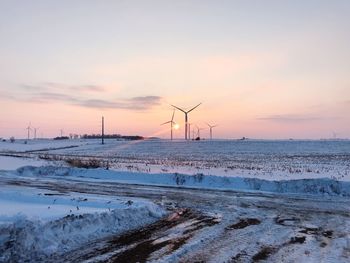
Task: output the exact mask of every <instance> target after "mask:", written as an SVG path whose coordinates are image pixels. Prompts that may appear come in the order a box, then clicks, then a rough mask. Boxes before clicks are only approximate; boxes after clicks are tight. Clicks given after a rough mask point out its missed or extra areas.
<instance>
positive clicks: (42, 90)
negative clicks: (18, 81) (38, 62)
mask: <svg viewBox="0 0 350 263" xmlns="http://www.w3.org/2000/svg"><path fill="white" fill-rule="evenodd" d="M19 89H20V92H18V93H17V94H14V93H11V92H7V93H4V94H2V97H3V98H6V99H8V100H16V101H23V102H34V103H64V104H69V105H75V106H80V107H86V108H95V109H126V110H148V109H150V108H152V107H154V106H157V105H160V104H161V101H162V97H160V96H138V97H131V98H115V99H105V98H106V97H110V96H111V94H109V93H107V92H105V89H104V87H102V86H96V85H76V86H70V85H65V84H59V83H53V82H46V83H44V84H42V85H31V84H22V85H20V86H19ZM88 92H99V93H100V94H87V93H88ZM97 95H99V96H97ZM91 97H93V99H92V98H91Z"/></svg>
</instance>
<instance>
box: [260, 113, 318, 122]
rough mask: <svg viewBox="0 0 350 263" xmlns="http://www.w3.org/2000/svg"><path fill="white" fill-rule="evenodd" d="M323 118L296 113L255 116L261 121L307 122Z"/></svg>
mask: <svg viewBox="0 0 350 263" xmlns="http://www.w3.org/2000/svg"><path fill="white" fill-rule="evenodd" d="M322 119H324V118H321V117H318V116H307V115H298V114H281V115H270V116H266V117H261V118H257V120H261V121H272V122H309V121H318V120H322Z"/></svg>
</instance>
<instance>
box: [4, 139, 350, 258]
mask: <svg viewBox="0 0 350 263" xmlns="http://www.w3.org/2000/svg"><path fill="white" fill-rule="evenodd" d="M11 155H12V156H11ZM13 156H17V157H13ZM43 156H44V157H45V159H43ZM25 157H27V158H25ZM56 157H58V158H56ZM67 158H77V159H83V160H90V159H94V158H96V159H98V160H101V161H102V162H107V161H108V169H106V167H102V168H98V169H81V168H75V167H70V166H68V164H67V163H66V162H65V161H64V160H66V159H67ZM0 179H1V180H0V188H1V191H0V262H3V261H5V262H6V261H10V260H11V261H24V260H28V261H45V259H47V256H48V255H50V254H52V253H55V254H58V255H61V254H62V255H63V254H65V253H67V252H68V251H72V250H74V249H77V248H81V247H82V246H84V244H87V243H89V242H91V241H96V240H100V239H101V238H104V237H107V236H110V235H111V234H115V235H119V234H121V233H124V232H125V231H128V230H132V229H137V228H139V227H143V226H145V225H147V224H150V223H152V222H155V221H157V220H159V219H160V218H161V217H163V216H164V215H166V211H165V210H164V207H165V204H166V203H167V202H168V201H167V200H163V197H161V198H160V199H161V201H159V200H158V199H159V196H158V199H157V200H156V201H154V200H155V199H152V195H147V194H146V195H143V193H140V194H139V195H136V196H142V197H144V196H145V198H146V197H147V198H148V199H144V198H136V197H132V198H129V197H126V196H135V195H133V194H132V193H131V194H130V195H128V194H127V191H131V189H132V191H135V192H137V191H138V187H141V185H143V186H142V187H144V189H147V188H149V189H153V190H154V189H156V191H158V194H159V192H160V195H161V192H162V191H163V193H164V194H165V193H168V192H171V191H175V190H174V189H176V191H178V193H179V194H180V195H181V193H182V192H181V191H184V192H185V191H187V192H186V193H187V194H189V193H190V194H189V197H190V198H188V200H187V199H186V200H184V198H182V199H181V197H179V200H181V205H183V206H186V207H190V208H192V209H198V210H203V211H205V212H206V214H208V215H209V214H212V215H213V217H217V218H219V221H220V224H218V225H217V226H213V227H210V228H206V229H205V231H199V233H198V234H196V235H197V236H196V237H193V238H192V239H190V240H189V241H188V243H186V244H184V245H183V246H182V247H181V248H179V249H178V250H177V251H175V252H174V253H171V254H166V253H165V252H166V250H164V251H163V252H164V253H165V256H164V257H160V258H162V260H166V261H169V262H170V261H179V260H182V259H185V260H186V257H187V259H188V261H191V260H193V259H195V256H196V255H193V254H191V253H190V251H194V250H198V251H200V253H201V256H204V258H205V259H208V262H217V259H218V258H220V260H222V261H224V260H227V261H229V260H230V259H231V258H232V256H233V255H236V256H239V253H240V252H241V251H246V253H248V254H249V255H254V254H255V253H257V252H258V251H259V250H261V249H263V247H264V246H270V247H273V248H274V249H275V252H276V253H275V254H274V255H271V256H270V258H269V259H270V260H271V261H274V262H280V261H283V260H284V259H286V260H287V261H288V260H290V259H298V261H300V262H305V257H306V256H307V257H310V258H308V259H310V260H309V262H312V261H315V262H319V261H320V260H326V261H327V260H328V261H329V262H334V261H337V260H339V259H341V258H344V255H345V257H350V254H349V253H350V252H349V251H350V248H349V235H348V233H349V229H350V226H349V220H347V219H348V211H349V210H348V207H349V206H348V200H349V198H350V141H201V142H184V141H174V142H170V141H165V140H156V141H135V142H125V141H115V140H106V144H105V145H101V144H100V143H99V141H97V140H67V141H53V140H36V141H34V140H31V141H28V143H27V144H24V141H23V140H22V141H21V140H17V141H16V142H15V143H9V142H0ZM119 183H120V184H122V188H123V189H124V187H125V188H127V189H129V190H126V192H125V193H124V196H118V195H113V194H104V193H103V191H104V187H105V185H106V184H109V187H115V186H116V184H119ZM90 184H91V185H93V186H98V191H97V192H98V193H95V192H94V191H90V192H89V185H90ZM76 185H79V187H78V188H77V187H70V186H76ZM48 186H50V187H48ZM55 186H57V188H55ZM153 186H163V187H162V188H161V190H160V188H157V187H154V188H152V187H153ZM164 186H166V187H164ZM119 187H121V186H120V185H119ZM128 187H129V188H128ZM167 187H171V188H167ZM194 188H196V189H202V190H200V191H199V190H198V196H197V198H198V199H197V200H196V199H194V200H191V198H195V197H196V191H192V189H194ZM49 189H51V190H49ZM52 189H55V191H54V190H52ZM74 189H75V190H74ZM77 189H78V190H79V189H80V191H81V192H79V191H77ZM91 189H94V188H91ZM186 189H187V190H186ZM203 189H204V190H203ZM153 190H150V191H153ZM207 190H220V192H215V193H213V194H212V192H213V191H207ZM74 191H77V192H74ZM236 191H238V192H236ZM135 192H133V193H135ZM242 192H244V193H245V194H246V196H244V198H243V199H241V196H240V194H242ZM112 193H119V192H112ZM235 193H237V196H235ZM152 194H153V193H152ZM211 198H214V200H213V199H211ZM202 199H203V200H204V201H203V203H200V200H202ZM265 199H266V200H265ZM272 199H273V201H272ZM151 200H152V201H151ZM153 201H154V202H157V204H155V203H154V202H153ZM163 201H164V202H163ZM210 202H214V204H217V207H216V206H215V205H213V204H212V203H210ZM215 202H216V203H215ZM221 202H222V203H223V205H222V206H220V205H219V204H218V203H221ZM240 202H242V204H241V205H237V204H238V203H240ZM243 203H244V204H243ZM158 204H159V205H158ZM171 205H175V204H174V203H172V204H171ZM259 205H261V207H262V208H260V207H259ZM265 206H266V207H267V209H265V210H264V207H265ZM270 206H272V209H270V208H269V207H270ZM333 206H334V207H333ZM289 207H292V209H290V210H288V209H287V208H289ZM287 210H288V211H287ZM288 213H291V214H290V215H288ZM214 215H215V216H214ZM279 216H286V218H288V216H289V219H288V220H289V221H286V223H285V225H283V226H281V225H279V224H276V218H277V217H279ZM297 216H299V219H298V220H299V221H293V220H291V219H293V218H294V217H297ZM248 217H251V218H257V219H259V220H260V221H261V224H260V225H259V226H254V225H253V226H250V227H249V228H247V229H242V230H235V231H233V232H232V233H233V234H232V235H231V234H230V233H231V232H229V231H228V232H227V229H226V227H227V226H230V225H232V224H233V223H237V220H239V218H248ZM198 220H199V219H198ZM196 222H197V221H196V220H195V219H193V220H192V221H190V222H185V223H183V224H179V225H177V226H176V227H174V228H173V229H172V230H169V231H168V232H166V233H164V235H161V236H160V237H159V238H158V239H157V240H154V244H156V243H157V242H158V243H161V242H163V241H165V240H169V239H172V240H176V239H177V238H179V237H182V236H183V234H184V233H185V232H186V231H187V230H189V229H192V228H193V226H194V225H195V224H196ZM299 224H300V225H299ZM316 228H318V229H325V230H327V229H333V230H334V239H326V238H325V241H324V240H323V239H322V240H319V239H320V238H323V237H322V233H321V234H320V233H319V234H318V236H317V235H315V237H313V236H312V235H305V236H306V240H305V244H306V245H305V246H299V245H298V244H296V245H293V250H290V245H289V244H287V243H286V241H288V240H290V239H291V238H294V237H295V236H296V235H299V234H300V232H299V231H301V230H305V229H316ZM346 233H347V234H346ZM223 234H225V235H226V236H225V235H223ZM320 236H321V237H320ZM218 237H221V238H222V239H220V242H218V243H219V244H220V247H219V246H218V247H216V242H215V240H217V238H218ZM225 242H226V243H225ZM232 242H235V244H234V246H232ZM322 242H326V243H327V242H328V243H327V249H331V250H332V253H329V254H327V253H326V254H320V253H325V252H324V251H325V249H321V250H320V243H322ZM203 247H204V248H205V249H204V250H203ZM207 248H210V249H209V250H208V251H207V250H206V249H207ZM306 249H307V250H306ZM306 251H307V253H309V254H307V255H306V254H305V253H306ZM320 251H321V252H320ZM156 253H159V255H161V254H162V251H157V252H156ZM156 253H155V254H154V255H153V256H154V258H155V259H156V258H158V257H157V254H156ZM198 253H199V252H198ZM342 253H343V254H344V253H345V254H344V255H343V254H342ZM211 254H213V255H215V256H212V255H211ZM159 255H158V256H159ZM305 255H306V256H305ZM309 255H311V256H309ZM104 256H106V258H108V255H104ZM184 257H185V258H184ZM243 257H244V255H243ZM344 262H346V261H344Z"/></svg>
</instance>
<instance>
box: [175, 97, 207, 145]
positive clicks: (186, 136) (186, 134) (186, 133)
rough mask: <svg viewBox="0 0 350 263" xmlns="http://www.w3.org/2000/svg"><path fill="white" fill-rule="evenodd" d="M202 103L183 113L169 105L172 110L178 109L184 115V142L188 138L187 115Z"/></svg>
mask: <svg viewBox="0 0 350 263" xmlns="http://www.w3.org/2000/svg"><path fill="white" fill-rule="evenodd" d="M201 104H202V103H199V104H198V105H197V106H195V107H193V108H192V109H190V110H188V111H185V110H184V109H181V108H179V107H177V106H175V105H171V106H173V107H174V108H176V109H178V110H179V111H182V112H183V113H184V114H185V140H187V138H188V114H189V113H190V112H191V111H193V110H194V109H195V108H197V107H198V106H199V105H201Z"/></svg>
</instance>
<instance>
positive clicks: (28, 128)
mask: <svg viewBox="0 0 350 263" xmlns="http://www.w3.org/2000/svg"><path fill="white" fill-rule="evenodd" d="M26 130H27V131H28V136H27V138H28V140H29V138H30V131H31V130H32V128H31V127H30V123H29V125H28V127H27V128H26Z"/></svg>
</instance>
